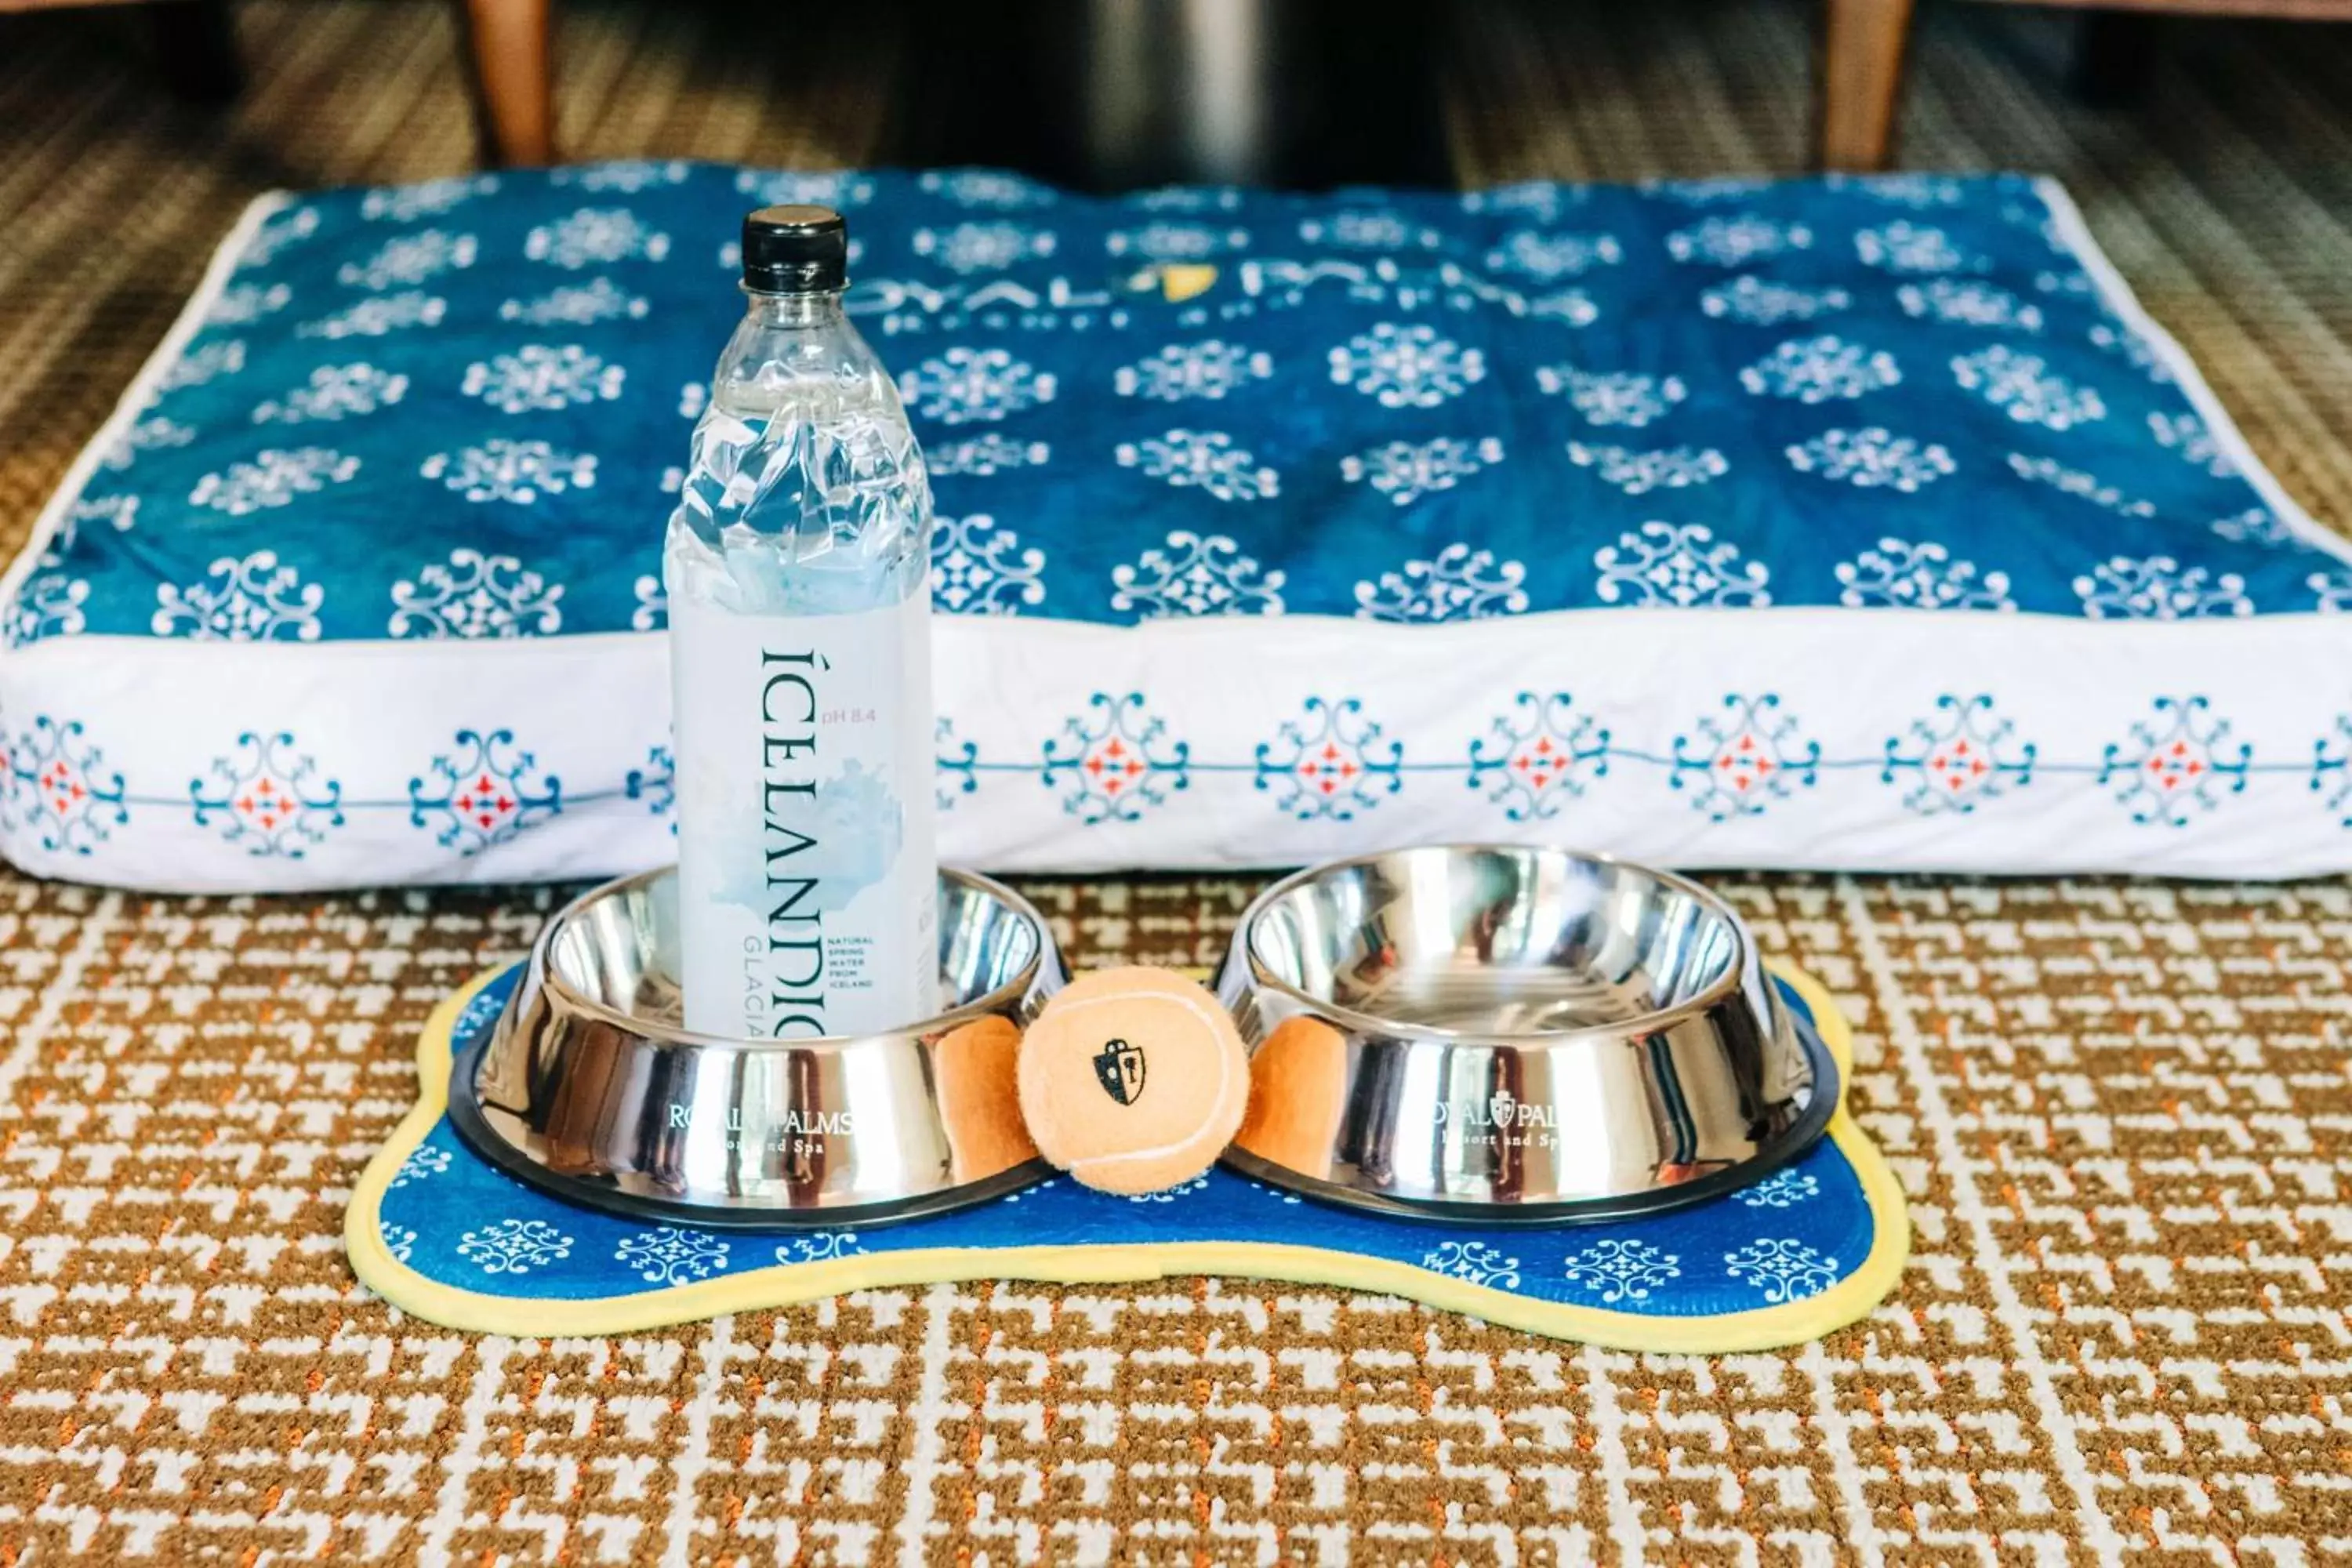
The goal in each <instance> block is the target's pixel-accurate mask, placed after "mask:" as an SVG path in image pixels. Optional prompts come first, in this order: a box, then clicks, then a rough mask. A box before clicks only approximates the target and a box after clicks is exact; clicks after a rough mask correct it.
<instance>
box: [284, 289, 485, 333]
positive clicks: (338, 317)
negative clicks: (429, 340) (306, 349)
mask: <svg viewBox="0 0 2352 1568" xmlns="http://www.w3.org/2000/svg"><path fill="white" fill-rule="evenodd" d="M448 312H449V301H448V300H444V299H442V298H441V297H440V296H439V295H437V294H427V293H425V292H423V291H422V290H417V289H411V290H409V291H407V292H404V293H399V294H382V295H378V296H377V297H376V298H374V299H372V300H361V301H360V302H359V303H358V304H356V305H352V306H351V307H349V308H348V309H345V310H337V311H336V312H334V313H333V314H332V315H329V316H321V317H320V318H319V319H318V320H317V321H305V322H303V323H302V324H301V325H300V326H299V327H296V328H295V329H294V335H295V336H296V337H300V338H326V339H329V340H335V339H340V338H380V337H383V336H384V335H385V334H386V333H389V332H397V331H407V330H409V329H412V328H417V327H437V326H439V325H440V324H441V319H442V317H444V316H446V315H447V314H448Z"/></svg>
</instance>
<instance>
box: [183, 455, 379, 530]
mask: <svg viewBox="0 0 2352 1568" xmlns="http://www.w3.org/2000/svg"><path fill="white" fill-rule="evenodd" d="M359 471H360V460H359V459H358V458H348V457H345V456H344V455H343V454H342V453H341V452H337V451H334V450H332V449H331V448H329V447H295V448H293V449H292V450H290V451H279V450H278V449H276V448H268V449H265V450H263V451H260V452H257V453H255V454H254V459H253V461H252V462H250V463H232V464H230V465H229V466H228V467H227V468H225V469H223V470H222V471H221V472H219V473H217V474H206V475H205V476H204V478H202V479H198V480H197V481H196V488H195V489H192V490H190V491H189V492H188V501H189V504H190V505H193V506H203V507H210V508H212V510H215V511H219V512H226V513H227V514H228V515H229V516H231V517H243V516H245V515H247V513H249V512H256V511H262V510H268V509H269V508H272V507H281V506H289V505H291V504H293V501H294V500H295V498H296V497H298V496H303V495H310V494H312V493H314V492H316V491H319V490H322V489H326V488H327V487H328V486H329V485H340V484H342V483H344V482H346V481H348V480H349V479H351V478H352V476H353V475H355V474H357V473H358V472H359Z"/></svg>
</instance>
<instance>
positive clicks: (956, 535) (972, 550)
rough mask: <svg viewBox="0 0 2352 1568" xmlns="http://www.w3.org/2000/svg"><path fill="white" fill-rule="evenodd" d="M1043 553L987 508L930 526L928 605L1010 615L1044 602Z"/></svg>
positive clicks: (951, 610) (966, 612) (962, 613)
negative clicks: (1003, 525)
mask: <svg viewBox="0 0 2352 1568" xmlns="http://www.w3.org/2000/svg"><path fill="white" fill-rule="evenodd" d="M1044 571H1045V552H1044V551H1042V550H1039V549H1036V548H1034V546H1032V547H1024V545H1023V544H1022V542H1021V536H1020V535H1019V534H1017V533H1015V532H1013V531H1012V530H1011V529H1009V528H999V527H998V526H997V525H996V520H995V519H994V518H992V517H990V516H989V515H988V514H987V513H985V512H974V513H973V514H972V515H971V516H970V517H963V518H954V517H942V518H940V519H938V520H937V521H934V522H933V523H932V525H931V607H932V608H933V609H935V610H940V611H943V612H945V613H946V614H948V615H951V616H1013V615H1018V614H1020V613H1021V611H1022V609H1023V608H1024V606H1025V607H1028V608H1031V609H1034V608H1035V607H1036V606H1037V605H1042V604H1044V603H1045V583H1044V582H1043V581H1042V580H1041V577H1040V574H1042V573H1043V572H1044Z"/></svg>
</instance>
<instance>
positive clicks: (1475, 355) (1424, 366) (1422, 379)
mask: <svg viewBox="0 0 2352 1568" xmlns="http://www.w3.org/2000/svg"><path fill="white" fill-rule="evenodd" d="M1330 357H1331V380H1332V382H1333V384H1336V385H1339V386H1349V387H1353V388H1354V389H1355V390H1356V391H1358V392H1360V393H1362V394H1363V395H1365V396H1367V397H1370V398H1371V399H1373V400H1374V401H1376V402H1377V403H1379V404H1380V405H1381V407H1383V408H1434V407H1436V406H1437V405H1439V404H1441V403H1444V402H1445V401H1446V400H1447V399H1448V398H1451V397H1458V396H1460V395H1462V393H1463V391H1464V390H1465V388H1467V387H1468V386H1470V385H1471V384H1474V383H1475V382H1479V381H1483V380H1485V379H1486V355H1485V354H1483V353H1479V352H1478V351H1477V350H1476V349H1465V348H1464V347H1463V346H1462V345H1461V344H1459V343H1457V342H1454V340H1453V339H1451V338H1446V337H1441V336H1439V335H1438V331H1437V329H1436V328H1434V327H1432V326H1429V325H1427V324H1425V323H1420V322H1416V323H1415V324H1413V325H1412V326H1409V327H1407V326H1399V325H1398V324H1397V323H1395V322H1393V321H1382V322H1381V323H1380V324H1379V325H1378V326H1375V327H1374V328H1372V329H1371V331H1367V332H1359V333H1358V334H1357V335H1356V336H1354V337H1352V338H1350V339H1349V340H1348V342H1347V344H1346V346H1345V347H1342V348H1336V349H1333V350H1332V351H1331V356H1330Z"/></svg>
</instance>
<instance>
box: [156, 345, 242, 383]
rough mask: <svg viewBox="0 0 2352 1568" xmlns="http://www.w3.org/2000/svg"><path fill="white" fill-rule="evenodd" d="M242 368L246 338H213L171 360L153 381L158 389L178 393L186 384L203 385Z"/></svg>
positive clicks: (233, 373)
mask: <svg viewBox="0 0 2352 1568" xmlns="http://www.w3.org/2000/svg"><path fill="white" fill-rule="evenodd" d="M244 368H245V340H244V339H242V338H215V340H213V341H212V342H208V343H199V344H197V345H196V346H195V347H194V348H192V349H190V350H189V351H188V352H187V353H184V354H182V355H181V356H180V357H179V358H178V359H176V360H174V361H173V362H172V363H171V365H170V367H169V368H167V369H166V370H165V371H164V372H163V377H162V379H161V380H160V381H158V382H157V383H156V387H157V390H158V391H160V392H179V391H181V390H183V389H184V388H186V387H191V386H203V385H205V384H208V383H210V382H212V381H214V380H215V379H217V378H218V377H221V376H224V375H235V374H236V373H237V372H239V371H241V370H243V369H244Z"/></svg>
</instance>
